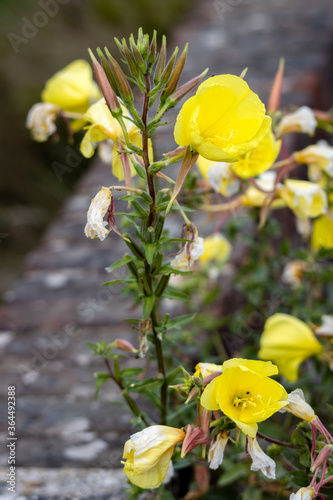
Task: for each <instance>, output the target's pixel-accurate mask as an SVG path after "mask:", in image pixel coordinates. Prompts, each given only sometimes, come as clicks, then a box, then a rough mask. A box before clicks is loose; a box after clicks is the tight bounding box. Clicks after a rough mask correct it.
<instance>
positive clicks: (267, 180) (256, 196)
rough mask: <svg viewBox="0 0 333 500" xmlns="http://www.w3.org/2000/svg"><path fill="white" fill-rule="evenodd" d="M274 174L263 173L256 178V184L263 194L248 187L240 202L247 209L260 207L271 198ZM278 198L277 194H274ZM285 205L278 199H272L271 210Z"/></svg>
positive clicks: (269, 172)
mask: <svg viewBox="0 0 333 500" xmlns="http://www.w3.org/2000/svg"><path fill="white" fill-rule="evenodd" d="M275 180H276V172H274V171H273V170H270V171H268V172H264V173H262V174H261V175H259V176H258V177H257V178H256V183H257V184H258V186H259V187H260V188H261V189H263V190H264V191H266V193H265V192H263V191H261V190H260V189H257V188H256V187H255V186H252V185H250V186H249V187H248V188H247V190H246V191H245V193H244V194H243V195H242V202H243V204H244V205H245V206H249V207H262V206H263V205H264V204H265V203H266V202H267V200H268V197H269V196H271V194H270V193H271V192H272V191H273V190H274V189H275ZM276 196H278V192H277V193H276ZM285 206H286V204H285V202H284V201H283V200H281V199H280V198H277V199H274V201H273V203H272V205H271V208H282V207H285Z"/></svg>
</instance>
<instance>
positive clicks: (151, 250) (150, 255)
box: [145, 243, 156, 264]
mask: <svg viewBox="0 0 333 500" xmlns="http://www.w3.org/2000/svg"><path fill="white" fill-rule="evenodd" d="M145 250H146V259H147V262H148V264H151V263H152V262H153V259H154V255H155V251H156V246H155V245H154V244H153V243H147V244H146V245H145Z"/></svg>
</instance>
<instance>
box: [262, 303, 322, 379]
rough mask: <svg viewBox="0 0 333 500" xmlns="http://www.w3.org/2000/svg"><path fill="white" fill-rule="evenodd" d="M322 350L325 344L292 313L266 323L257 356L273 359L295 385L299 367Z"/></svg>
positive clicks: (272, 317)
mask: <svg viewBox="0 0 333 500" xmlns="http://www.w3.org/2000/svg"><path fill="white" fill-rule="evenodd" d="M322 350H323V347H322V345H321V344H320V343H319V342H318V340H317V339H316V337H315V336H314V334H313V332H312V330H311V329H310V328H309V327H308V325H306V324H305V323H303V321H301V320H299V319H297V318H294V317H293V316H290V315H289V314H282V313H277V314H274V315H273V316H271V317H270V318H268V320H267V321H266V323H265V326H264V331H263V334H262V335H261V339H260V350H259V353H258V356H259V358H261V359H269V360H272V361H273V362H274V363H276V364H277V366H278V367H279V370H280V372H281V375H283V376H284V377H286V379H287V380H290V381H291V382H294V381H295V380H297V377H298V369H299V365H300V364H301V363H302V362H303V361H304V360H305V359H307V358H309V357H310V356H313V355H315V354H319V353H320V352H321V351H322Z"/></svg>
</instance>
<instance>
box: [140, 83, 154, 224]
mask: <svg viewBox="0 0 333 500" xmlns="http://www.w3.org/2000/svg"><path fill="white" fill-rule="evenodd" d="M145 80H146V93H145V99H144V103H143V110H142V122H143V131H142V153H143V162H144V167H145V169H146V172H147V181H148V189H149V194H150V197H151V199H152V200H153V202H152V204H151V205H150V210H149V218H148V226H152V225H153V223H154V220H155V216H156V193H155V184H154V176H153V175H152V174H150V173H149V172H148V169H149V166H150V162H149V148H148V127H147V117H148V108H149V95H148V94H149V92H150V79H149V75H148V74H146V75H145Z"/></svg>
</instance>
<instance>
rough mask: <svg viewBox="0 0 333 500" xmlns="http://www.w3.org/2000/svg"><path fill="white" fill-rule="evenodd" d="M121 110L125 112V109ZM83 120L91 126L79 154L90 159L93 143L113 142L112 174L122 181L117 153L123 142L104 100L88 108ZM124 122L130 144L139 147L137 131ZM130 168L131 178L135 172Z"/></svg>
mask: <svg viewBox="0 0 333 500" xmlns="http://www.w3.org/2000/svg"><path fill="white" fill-rule="evenodd" d="M123 109H124V111H125V108H123ZM84 118H85V120H86V121H87V122H89V123H91V125H90V126H89V127H88V129H87V131H86V133H85V136H84V137H83V139H82V142H81V147H80V150H81V153H82V154H83V156H85V157H86V158H90V157H91V156H92V155H93V154H94V152H95V143H97V142H100V141H105V140H108V139H111V140H112V141H113V155H112V157H113V161H112V173H113V175H114V176H115V177H117V179H119V180H120V181H122V180H123V179H124V170H123V165H122V162H121V159H120V155H119V154H118V151H119V150H120V149H122V147H123V146H124V147H125V142H124V137H123V132H122V130H121V127H120V125H119V122H118V120H117V119H116V118H114V117H113V116H112V115H111V112H110V110H109V108H108V107H107V105H106V102H105V100H104V99H100V100H99V101H98V102H96V103H95V104H93V105H92V106H90V108H89V109H88V111H87V112H86V114H85V115H84ZM124 121H125V124H126V129H127V132H128V136H129V139H130V141H131V143H132V144H134V145H135V146H138V147H141V146H142V139H141V134H140V131H139V129H138V128H137V127H136V126H135V125H134V124H133V123H132V122H130V121H129V120H124ZM131 156H132V155H128V157H129V161H130V163H131V161H132V160H131ZM152 156H153V155H152V146H151V142H150V150H149V157H150V158H152ZM130 167H131V176H132V177H133V176H134V175H135V174H136V171H135V169H134V167H133V165H132V164H131V165H130Z"/></svg>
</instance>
